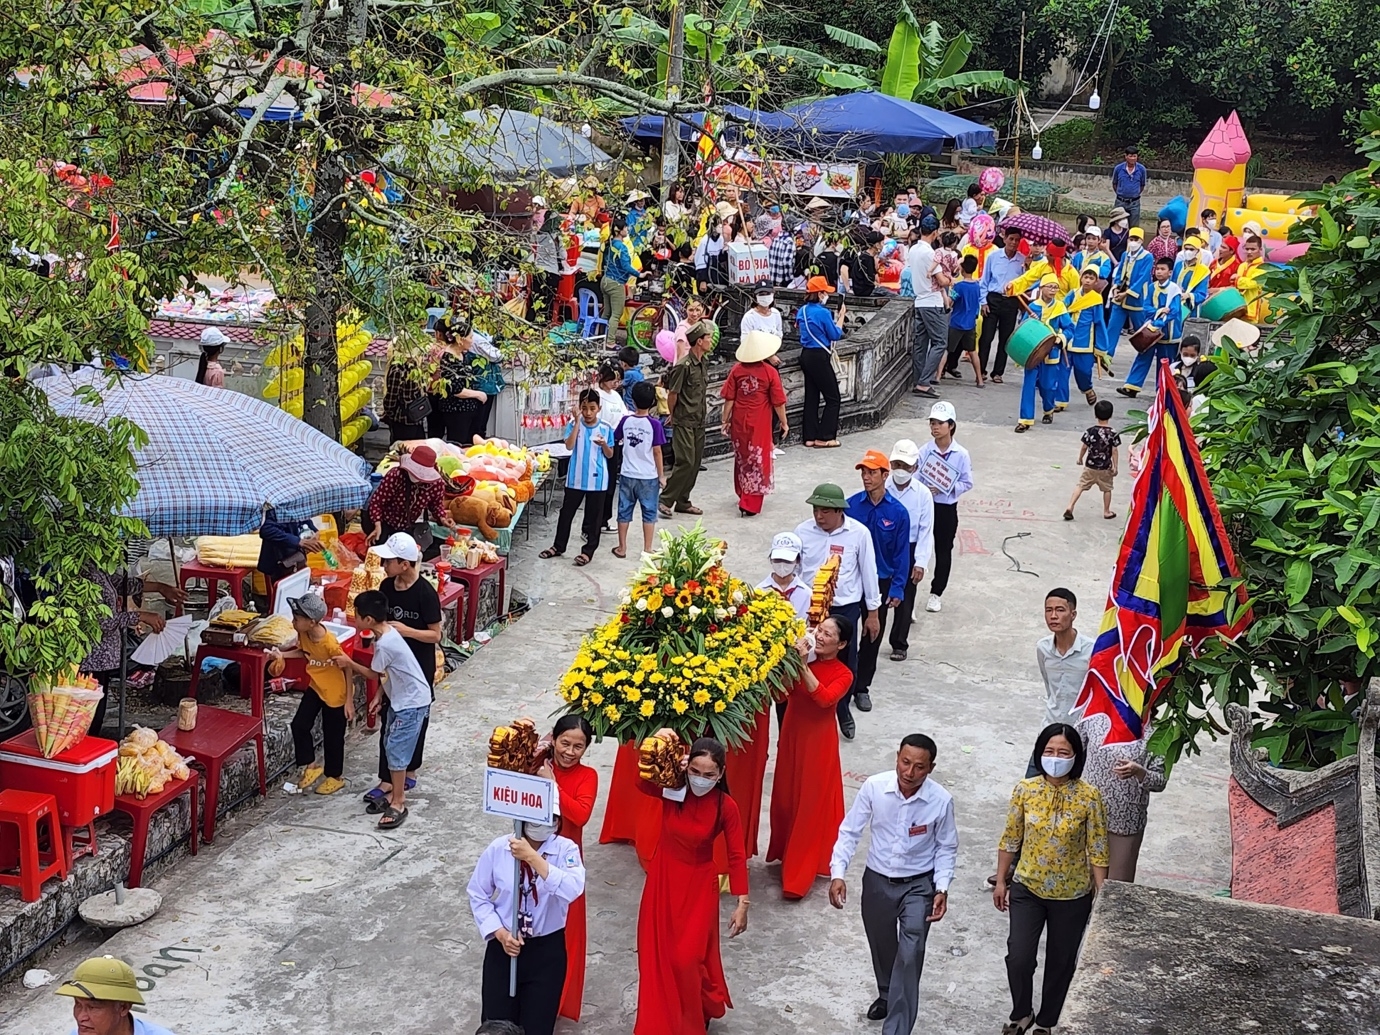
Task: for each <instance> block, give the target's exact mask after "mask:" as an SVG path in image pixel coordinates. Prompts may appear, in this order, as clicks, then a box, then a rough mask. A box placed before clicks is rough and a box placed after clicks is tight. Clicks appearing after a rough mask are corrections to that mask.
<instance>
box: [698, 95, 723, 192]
mask: <svg viewBox="0 0 1380 1035" xmlns="http://www.w3.org/2000/svg"><path fill="white" fill-rule="evenodd" d="M713 103H714V87H713V86H712V85H711V84H709V83H705V84H704V104H705V108H706V109H707V108H708V107H709V106H710V105H711V104H713ZM719 129H720V126H719V120H718V119H716V118H715V117H714V116H713V114H712V113H711V112H709V111H707V110H706V111H705V113H704V123H703V125H702V126H701V132H700V139H699V143H698V144H697V145H696V147H695V172H697V173H701V172H704V170H705V169H708V168H709V167H710V166H711V165H713V164H714V163H715V162H716V161H718V159H719V145H718V144H716V143H715V142H714V137H715V136H717V135H718V132H719Z"/></svg>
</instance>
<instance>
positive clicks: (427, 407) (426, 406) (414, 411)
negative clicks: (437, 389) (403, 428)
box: [403, 395, 431, 424]
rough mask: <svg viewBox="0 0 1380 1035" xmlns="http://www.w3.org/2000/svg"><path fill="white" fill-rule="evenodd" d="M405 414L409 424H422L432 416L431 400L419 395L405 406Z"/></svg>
mask: <svg viewBox="0 0 1380 1035" xmlns="http://www.w3.org/2000/svg"><path fill="white" fill-rule="evenodd" d="M403 416H404V417H406V418H407V423H409V424H420V423H422V421H424V420H426V419H427V418H428V417H430V416H431V400H430V399H428V398H427V397H426V396H425V395H419V396H417V398H415V399H413V400H412V401H411V402H410V403H408V404H407V405H406V406H404V407H403Z"/></svg>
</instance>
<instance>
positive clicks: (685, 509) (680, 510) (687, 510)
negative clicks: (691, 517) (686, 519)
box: [676, 503, 704, 514]
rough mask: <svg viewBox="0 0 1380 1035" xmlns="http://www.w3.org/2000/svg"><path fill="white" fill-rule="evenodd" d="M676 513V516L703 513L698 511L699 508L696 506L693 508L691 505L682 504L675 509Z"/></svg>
mask: <svg viewBox="0 0 1380 1035" xmlns="http://www.w3.org/2000/svg"><path fill="white" fill-rule="evenodd" d="M676 513H677V514H703V513H704V511H702V510H700V508H699V507H697V506H695V505H694V504H693V503H682V504H680V506H678V507H676Z"/></svg>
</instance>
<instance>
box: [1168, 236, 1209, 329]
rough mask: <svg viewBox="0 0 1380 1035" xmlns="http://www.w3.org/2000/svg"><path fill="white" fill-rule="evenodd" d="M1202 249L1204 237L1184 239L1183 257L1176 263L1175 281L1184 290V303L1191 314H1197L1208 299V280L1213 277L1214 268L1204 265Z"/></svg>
mask: <svg viewBox="0 0 1380 1035" xmlns="http://www.w3.org/2000/svg"><path fill="white" fill-rule="evenodd" d="M1202 249H1203V240H1202V238H1200V237H1190V238H1189V239H1188V240H1186V241H1184V249H1183V252H1182V256H1183V257H1182V258H1181V259H1179V261H1178V262H1176V263H1175V264H1174V283H1175V284H1178V285H1179V290H1180V291H1182V292H1183V296H1184V305H1185V307H1187V308H1188V310H1189V315H1191V316H1197V315H1198V307H1199V306H1200V305H1202V304H1203V303H1204V302H1206V301H1207V297H1208V281H1209V280H1210V279H1211V278H1212V270H1210V269H1209V268H1208V267H1207V266H1204V265H1203V262H1202V259H1201V255H1202Z"/></svg>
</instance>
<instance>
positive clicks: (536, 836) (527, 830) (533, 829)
mask: <svg viewBox="0 0 1380 1035" xmlns="http://www.w3.org/2000/svg"><path fill="white" fill-rule="evenodd" d="M555 832H556V824H554V823H546V824H542V823H524V824H522V833H523V836H524V837H526V838H527V839H528V840H531V841H535V842H537V844H541V843H542V842H543V841H545V840H546V839H547V838H548V837H550V836H551V835H552V834H554V833H555Z"/></svg>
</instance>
